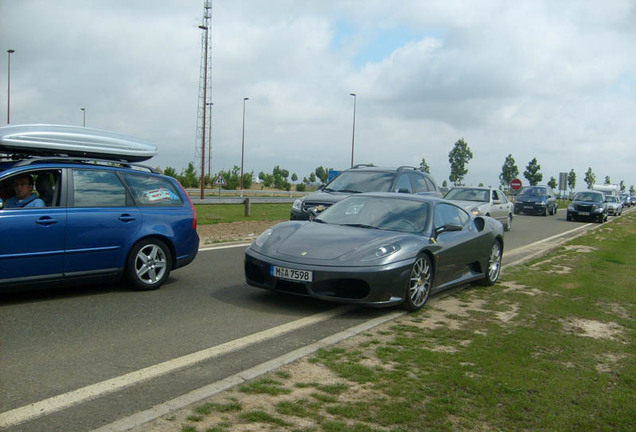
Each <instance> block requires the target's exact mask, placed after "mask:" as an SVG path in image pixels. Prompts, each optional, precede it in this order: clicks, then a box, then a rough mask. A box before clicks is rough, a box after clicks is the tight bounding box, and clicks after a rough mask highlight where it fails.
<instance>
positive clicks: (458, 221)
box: [435, 204, 470, 228]
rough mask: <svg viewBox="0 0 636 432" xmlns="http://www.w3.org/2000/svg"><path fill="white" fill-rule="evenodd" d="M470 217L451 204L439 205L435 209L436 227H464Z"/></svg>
mask: <svg viewBox="0 0 636 432" xmlns="http://www.w3.org/2000/svg"><path fill="white" fill-rule="evenodd" d="M469 219H470V217H469V216H468V214H467V213H466V212H465V211H463V210H462V209H460V208H458V207H455V206H453V205H449V204H439V205H438V206H437V207H435V227H436V228H439V227H442V226H444V225H460V226H464V225H465V224H466V223H467V222H468V221H469Z"/></svg>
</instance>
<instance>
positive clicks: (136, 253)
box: [126, 238, 172, 291]
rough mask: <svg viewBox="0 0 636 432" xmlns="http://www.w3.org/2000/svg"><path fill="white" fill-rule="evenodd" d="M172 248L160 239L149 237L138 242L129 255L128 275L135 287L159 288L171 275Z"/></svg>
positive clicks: (144, 288)
mask: <svg viewBox="0 0 636 432" xmlns="http://www.w3.org/2000/svg"><path fill="white" fill-rule="evenodd" d="M171 263H172V258H171V254H170V249H168V246H166V244H165V243H164V242H162V241H161V240H159V239H154V238H149V239H144V240H141V241H140V242H139V243H137V244H136V245H135V246H134V247H133V248H132V250H131V251H130V254H129V256H128V263H127V265H126V275H127V276H128V279H129V280H130V282H131V283H132V284H133V285H134V287H135V289H137V290H141V291H147V290H154V289H157V288H159V287H160V286H161V285H162V284H163V283H164V282H165V281H166V279H168V276H169V275H170V268H171Z"/></svg>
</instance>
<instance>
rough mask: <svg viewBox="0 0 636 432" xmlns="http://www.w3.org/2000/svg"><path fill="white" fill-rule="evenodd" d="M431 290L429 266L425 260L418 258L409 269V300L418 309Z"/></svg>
mask: <svg viewBox="0 0 636 432" xmlns="http://www.w3.org/2000/svg"><path fill="white" fill-rule="evenodd" d="M430 289H431V265H430V263H429V262H428V260H427V259H425V258H422V257H420V258H418V259H417V261H415V264H413V268H412V269H411V277H410V281H409V298H410V299H411V303H412V304H413V306H415V307H420V306H422V305H423V304H424V303H426V300H427V298H428V292H429V290H430Z"/></svg>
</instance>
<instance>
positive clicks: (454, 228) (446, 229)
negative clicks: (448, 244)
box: [435, 224, 463, 237]
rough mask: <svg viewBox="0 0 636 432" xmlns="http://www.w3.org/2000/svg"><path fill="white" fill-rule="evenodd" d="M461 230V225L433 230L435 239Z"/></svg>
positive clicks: (451, 225)
mask: <svg viewBox="0 0 636 432" xmlns="http://www.w3.org/2000/svg"><path fill="white" fill-rule="evenodd" d="M462 229H463V227H462V226H461V225H457V224H446V225H444V226H441V227H437V228H435V237H437V236H438V235H440V234H442V233H445V232H454V231H461V230H462Z"/></svg>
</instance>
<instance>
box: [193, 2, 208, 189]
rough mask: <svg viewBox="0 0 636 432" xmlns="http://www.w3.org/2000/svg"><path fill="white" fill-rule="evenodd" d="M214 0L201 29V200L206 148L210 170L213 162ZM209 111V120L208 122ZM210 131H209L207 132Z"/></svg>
mask: <svg viewBox="0 0 636 432" xmlns="http://www.w3.org/2000/svg"><path fill="white" fill-rule="evenodd" d="M211 19H212V0H204V1H203V21H202V23H201V25H200V26H199V28H200V29H201V30H203V34H202V35H201V72H200V76H199V105H198V110H197V133H196V140H195V145H194V148H195V153H196V156H197V157H200V158H201V199H203V198H204V195H205V163H206V154H205V153H206V152H205V148H206V146H207V147H208V148H209V150H208V155H207V157H208V170H209V161H210V160H211V157H212V155H211V154H210V153H211V151H210V150H211V148H212V146H211V139H212V137H211V135H212V101H211V99H212V88H211V87H212V86H211V80H212V61H211V53H212V27H211V25H212V24H211ZM208 109H209V111H210V112H209V120H208ZM206 128H207V129H209V130H206ZM208 174H210V173H208Z"/></svg>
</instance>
